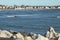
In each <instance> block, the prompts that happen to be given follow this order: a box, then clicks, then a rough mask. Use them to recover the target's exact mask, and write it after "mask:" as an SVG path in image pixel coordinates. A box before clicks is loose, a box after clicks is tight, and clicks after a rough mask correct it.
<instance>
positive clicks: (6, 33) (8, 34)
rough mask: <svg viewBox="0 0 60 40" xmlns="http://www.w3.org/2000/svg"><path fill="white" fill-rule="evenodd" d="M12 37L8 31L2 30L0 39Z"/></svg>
mask: <svg viewBox="0 0 60 40" xmlns="http://www.w3.org/2000/svg"><path fill="white" fill-rule="evenodd" d="M11 36H12V33H10V32H9V31H7V30H0V37H2V38H10V37H11Z"/></svg>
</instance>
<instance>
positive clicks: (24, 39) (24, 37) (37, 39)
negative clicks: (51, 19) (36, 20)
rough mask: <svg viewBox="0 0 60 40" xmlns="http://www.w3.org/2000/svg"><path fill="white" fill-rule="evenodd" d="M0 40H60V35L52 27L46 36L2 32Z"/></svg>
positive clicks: (31, 33) (0, 32) (0, 31)
mask: <svg viewBox="0 0 60 40" xmlns="http://www.w3.org/2000/svg"><path fill="white" fill-rule="evenodd" d="M0 40H60V33H57V32H56V31H55V30H54V28H53V27H50V28H49V30H47V31H46V33H45V34H44V35H40V34H36V33H33V32H30V33H28V34H25V33H23V32H17V31H12V30H11V31H8V30H0Z"/></svg>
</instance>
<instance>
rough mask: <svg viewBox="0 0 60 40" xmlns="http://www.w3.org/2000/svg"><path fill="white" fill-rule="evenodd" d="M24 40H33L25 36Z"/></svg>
mask: <svg viewBox="0 0 60 40" xmlns="http://www.w3.org/2000/svg"><path fill="white" fill-rule="evenodd" d="M25 40H33V39H32V38H31V37H30V36H25Z"/></svg>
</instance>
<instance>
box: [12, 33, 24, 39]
mask: <svg viewBox="0 0 60 40" xmlns="http://www.w3.org/2000/svg"><path fill="white" fill-rule="evenodd" d="M11 38H14V39H20V40H24V36H23V35H22V34H21V33H19V32H18V33H15V34H13V36H12V37H11Z"/></svg>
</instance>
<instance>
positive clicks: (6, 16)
mask: <svg viewBox="0 0 60 40" xmlns="http://www.w3.org/2000/svg"><path fill="white" fill-rule="evenodd" d="M27 16H32V15H5V16H0V18H14V17H27Z"/></svg>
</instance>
